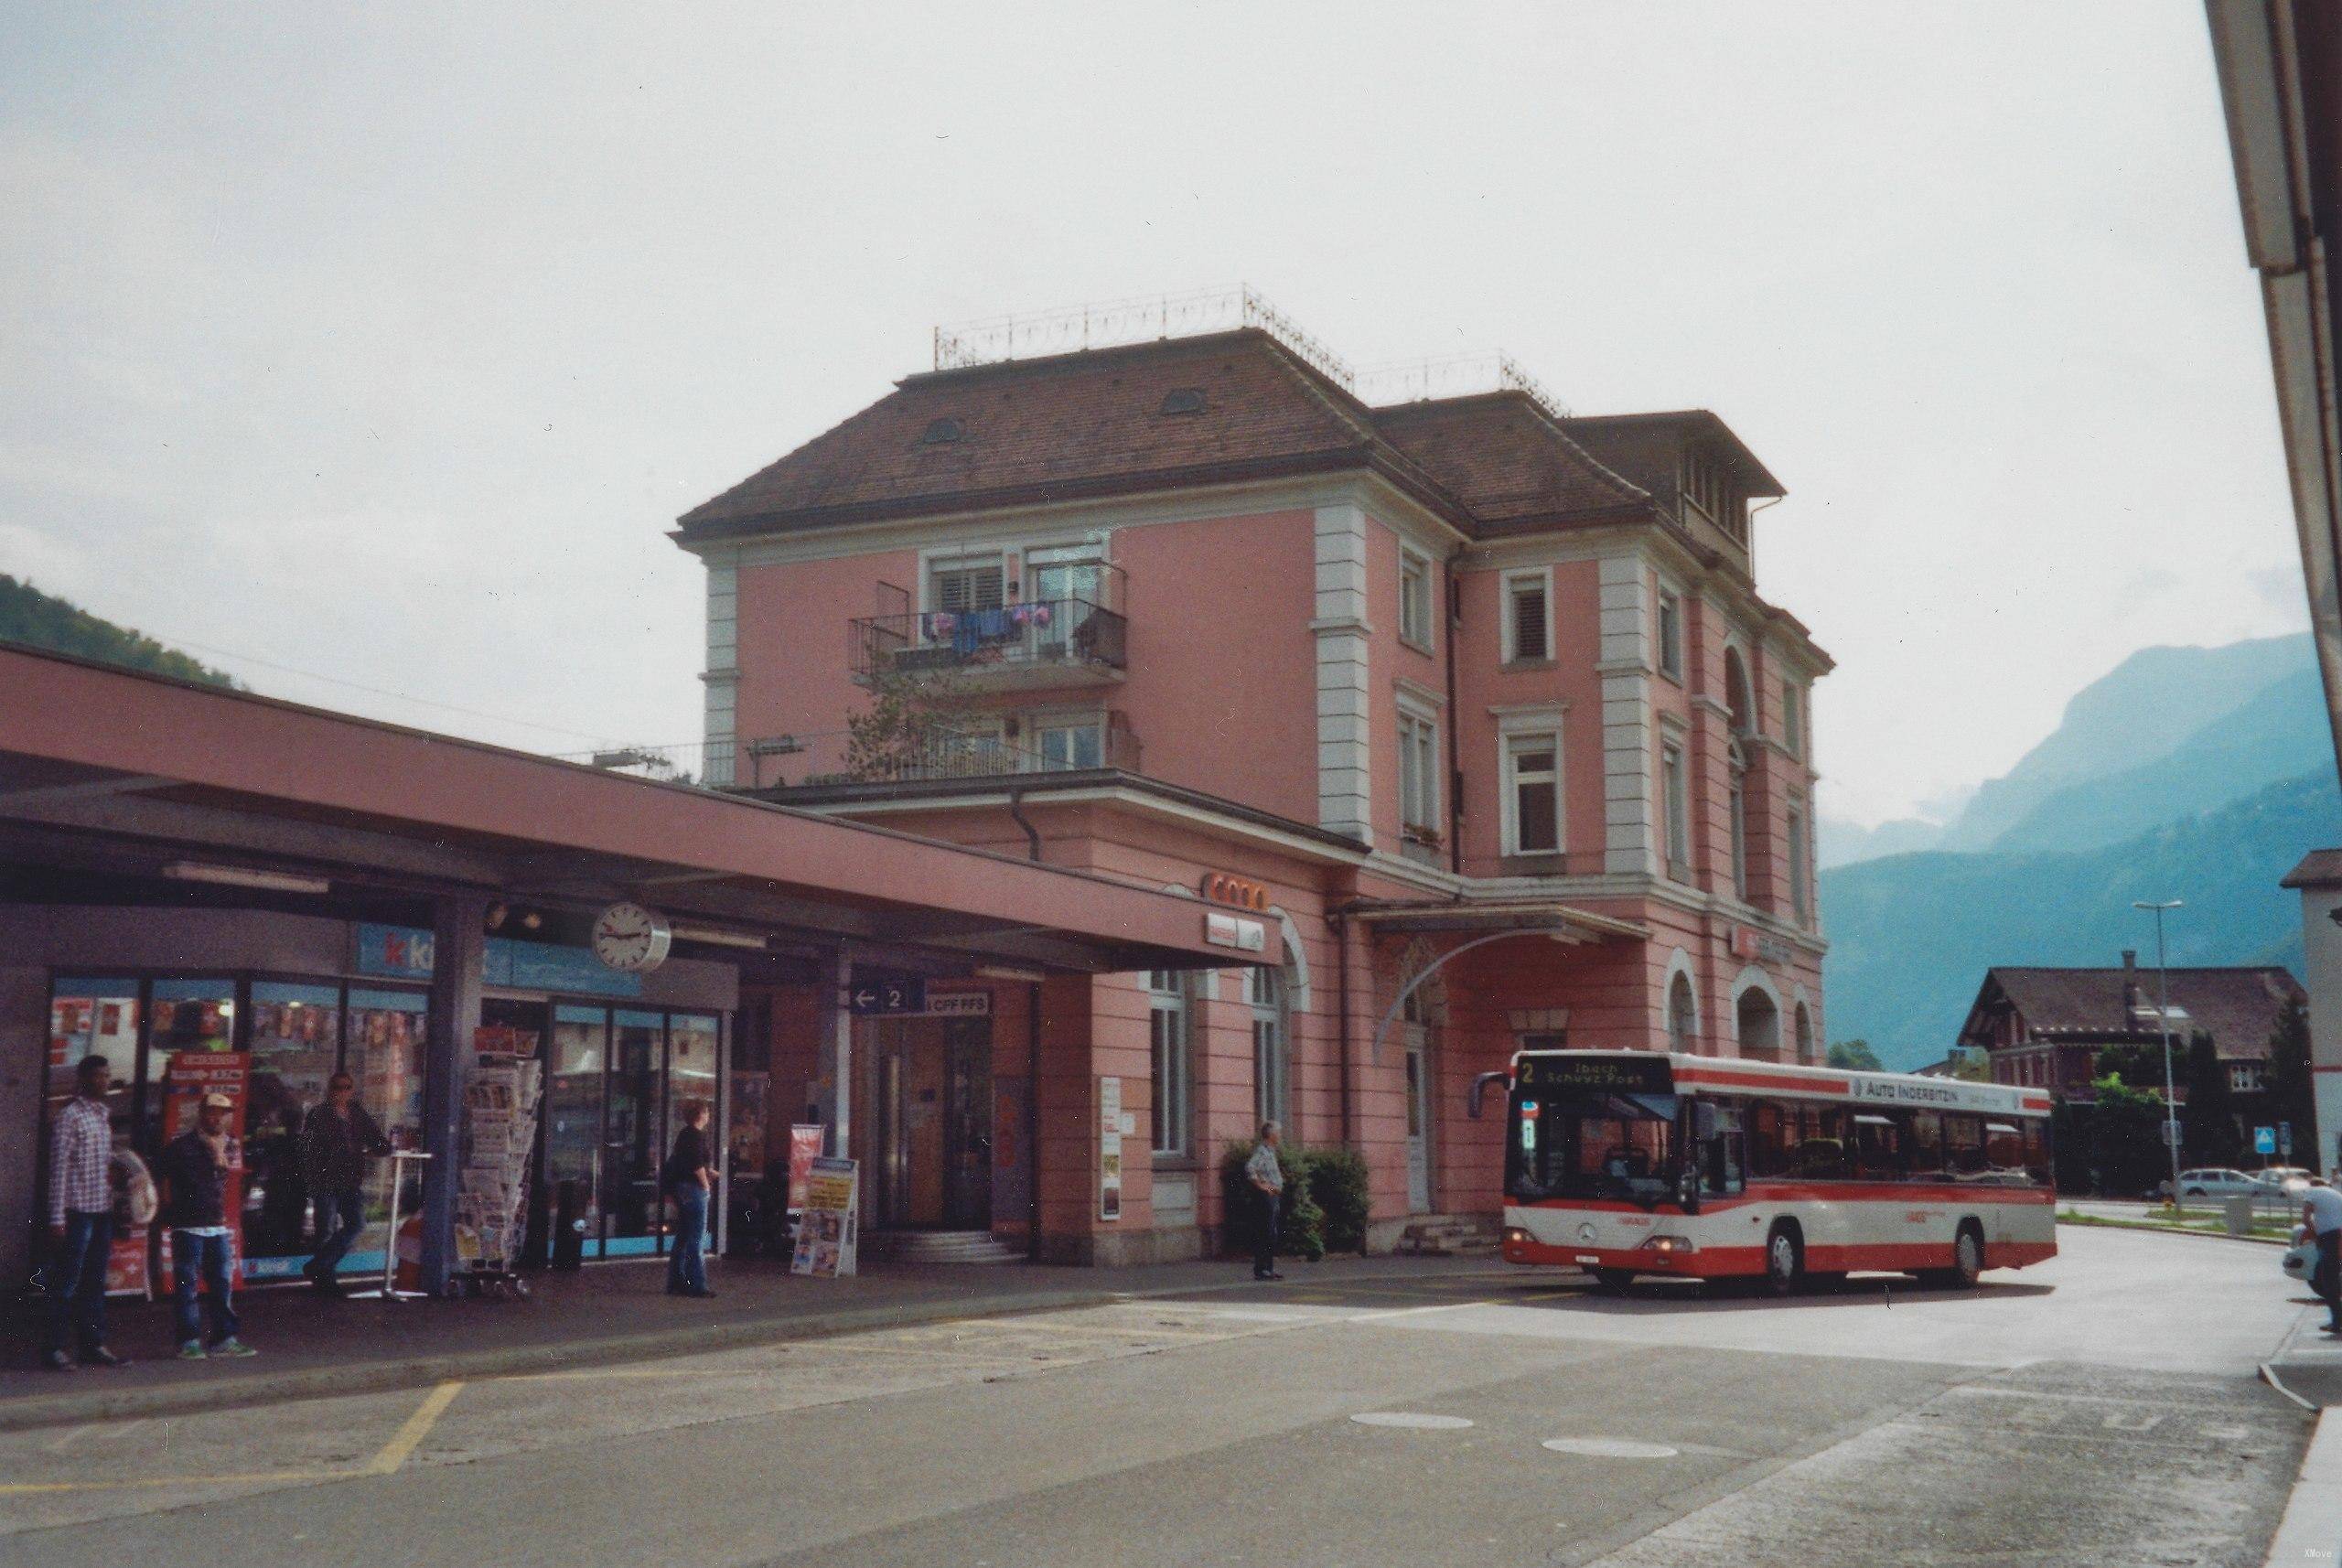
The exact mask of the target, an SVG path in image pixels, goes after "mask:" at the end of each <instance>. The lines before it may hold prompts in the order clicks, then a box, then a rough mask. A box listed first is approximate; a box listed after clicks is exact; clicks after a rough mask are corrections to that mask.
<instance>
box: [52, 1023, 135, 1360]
mask: <svg viewBox="0 0 2342 1568" xmlns="http://www.w3.org/2000/svg"><path fill="white" fill-rule="evenodd" d="M73 1087H74V1089H75V1090H76V1091H77V1092H76V1093H75V1095H74V1097H73V1099H71V1100H70V1101H67V1102H66V1105H65V1109H63V1110H62V1111H59V1112H58V1113H57V1126H56V1129H55V1131H54V1132H53V1133H51V1135H50V1141H49V1151H48V1223H49V1230H50V1233H51V1235H52V1236H53V1237H54V1238H55V1239H56V1240H57V1242H58V1247H57V1251H56V1253H55V1255H54V1263H53V1269H52V1273H51V1274H50V1278H49V1294H48V1300H49V1309H48V1358H47V1359H48V1365H49V1366H50V1367H52V1368H54V1369H56V1370H58V1371H60V1372H70V1371H71V1370H72V1369H73V1365H74V1363H73V1358H72V1357H71V1356H70V1355H69V1354H68V1353H67V1348H68V1346H69V1345H72V1344H75V1343H77V1342H78V1344H79V1347H80V1348H81V1365H82V1366H85V1367H119V1366H121V1365H122V1364H123V1359H122V1358H121V1357H119V1356H117V1355H115V1354H114V1353H113V1351H111V1350H109V1349H107V1348H106V1256H107V1254H108V1253H109V1252H111V1251H113V1183H112V1182H111V1181H110V1180H109V1179H108V1166H109V1165H111V1164H112V1162H113V1123H112V1122H110V1121H109V1119H108V1118H107V1115H106V1090H108V1089H109V1088H111V1087H113V1069H112V1068H111V1067H110V1066H109V1065H108V1063H107V1061H106V1058H103V1057H83V1058H81V1064H80V1065H79V1066H78V1067H76V1068H75V1069H74V1070H73Z"/></svg>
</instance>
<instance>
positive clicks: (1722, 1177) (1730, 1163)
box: [1700, 1105, 1747, 1197]
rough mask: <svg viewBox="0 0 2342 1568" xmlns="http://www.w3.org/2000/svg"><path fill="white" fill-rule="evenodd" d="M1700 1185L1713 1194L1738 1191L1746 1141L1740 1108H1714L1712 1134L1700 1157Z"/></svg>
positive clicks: (1745, 1155) (1744, 1163) (1728, 1106)
mask: <svg viewBox="0 0 2342 1568" xmlns="http://www.w3.org/2000/svg"><path fill="white" fill-rule="evenodd" d="M1700 1166H1701V1176H1702V1181H1701V1185H1702V1187H1704V1188H1705V1189H1706V1191H1707V1193H1708V1195H1709V1196H1710V1197H1720V1196H1723V1195H1724V1194H1727V1193H1735V1192H1738V1191H1739V1190H1740V1189H1741V1187H1742V1186H1743V1185H1744V1183H1743V1177H1744V1176H1745V1175H1746V1169H1747V1150H1746V1142H1745V1140H1744V1137H1743V1134H1742V1133H1741V1116H1740V1107H1739V1106H1737V1105H1718V1106H1717V1107H1716V1132H1715V1136H1714V1137H1713V1138H1710V1139H1709V1140H1708V1144H1707V1147H1706V1148H1705V1149H1704V1150H1703V1151H1702V1153H1701V1156H1700Z"/></svg>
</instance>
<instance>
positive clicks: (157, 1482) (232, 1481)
mask: <svg viewBox="0 0 2342 1568" xmlns="http://www.w3.org/2000/svg"><path fill="white" fill-rule="evenodd" d="M353 1473H356V1474H362V1473H363V1472H351V1471H347V1470H342V1471H334V1470H263V1471H259V1472H257V1473H255V1474H253V1475H249V1476H142V1477H133V1478H131V1479H129V1480H116V1481H12V1482H9V1483H8V1484H6V1485H5V1486H0V1497H18V1496H22V1495H23V1494H25V1493H27V1492H107V1491H116V1490H119V1489H122V1488H124V1487H240V1486H250V1485H253V1484H255V1483H258V1482H263V1481H331V1480H339V1479H342V1478H344V1477H348V1476H349V1475H351V1474H353Z"/></svg>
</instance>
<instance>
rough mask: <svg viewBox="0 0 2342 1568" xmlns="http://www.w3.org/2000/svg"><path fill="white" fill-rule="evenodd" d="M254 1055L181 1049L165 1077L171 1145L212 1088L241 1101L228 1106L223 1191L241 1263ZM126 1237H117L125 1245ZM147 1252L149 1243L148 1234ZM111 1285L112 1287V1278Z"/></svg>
mask: <svg viewBox="0 0 2342 1568" xmlns="http://www.w3.org/2000/svg"><path fill="white" fill-rule="evenodd" d="M207 1094H224V1095H226V1096H227V1097H228V1098H229V1099H230V1100H231V1101H234V1102H235V1108H234V1109H233V1110H231V1111H230V1112H228V1179H227V1182H226V1184H225V1188H224V1190H223V1192H222V1194H221V1196H222V1197H223V1199H224V1200H225V1206H226V1208H227V1215H228V1236H229V1241H228V1246H229V1253H230V1256H231V1258H233V1259H234V1260H236V1262H238V1263H239V1264H241V1263H242V1260H243V1256H244V1112H245V1109H246V1107H247V1106H248V1105H249V1103H250V1102H251V1098H252V1056H251V1054H250V1053H249V1052H245V1051H180V1052H178V1053H177V1055H175V1056H173V1057H172V1058H171V1065H170V1068H169V1069H168V1070H167V1072H166V1073H165V1075H164V1078H163V1143H164V1145H165V1146H166V1147H168V1146H169V1144H171V1142H172V1141H173V1140H174V1139H176V1138H177V1137H178V1136H179V1134H180V1133H186V1132H189V1131H191V1130H192V1129H193V1128H194V1127H195V1124H196V1121H197V1118H198V1115H199V1112H201V1111H202V1109H203V1097H204V1096H205V1095H207ZM121 1245H122V1243H121V1242H120V1241H116V1242H115V1246H116V1247H117V1248H119V1247H120V1246H121ZM139 1251H140V1253H141V1255H142V1256H143V1255H144V1253H145V1240H144V1239H143V1238H142V1239H141V1240H140V1242H139ZM170 1276H171V1234H170V1232H169V1230H165V1231H164V1232H163V1244H162V1263H161V1278H162V1280H163V1281H164V1283H168V1282H169V1280H170ZM108 1288H109V1289H111V1288H112V1285H111V1282H109V1285H108Z"/></svg>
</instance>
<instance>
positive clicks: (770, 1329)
mask: <svg viewBox="0 0 2342 1568" xmlns="http://www.w3.org/2000/svg"><path fill="white" fill-rule="evenodd" d="M1476 1273H1477V1271H1466V1270H1460V1269H1459V1270H1452V1271H1442V1272H1440V1273H1438V1274H1437V1275H1436V1276H1435V1277H1438V1278H1442V1279H1468V1278H1472V1277H1475V1275H1476ZM1511 1273H1514V1271H1512V1270H1509V1269H1508V1270H1506V1271H1505V1272H1504V1273H1503V1274H1498V1273H1495V1272H1494V1271H1489V1277H1494V1278H1502V1277H1507V1276H1509V1275H1510V1274H1511ZM1423 1277H1425V1276H1424V1275H1423V1273H1419V1272H1416V1271H1412V1270H1411V1271H1407V1272H1404V1273H1374V1274H1352V1275H1347V1276H1345V1277H1344V1278H1342V1279H1341V1280H1339V1281H1332V1282H1327V1283H1339V1284H1353V1283H1355V1284H1370V1283H1379V1282H1383V1281H1390V1280H1416V1279H1422V1278H1423ZM1250 1288H1251V1287H1250V1285H1249V1283H1246V1282H1242V1281H1235V1282H1230V1283H1226V1284H1183V1285H1163V1286H1158V1287H1155V1288H1153V1289H1148V1290H1107V1289H1104V1288H1102V1287H1097V1286H1090V1287H1086V1288H1082V1289H1078V1290H1054V1291H1032V1292H1026V1293H1024V1294H1016V1295H1000V1296H993V1297H990V1298H988V1299H981V1300H978V1301H974V1302H969V1301H964V1300H962V1301H951V1300H937V1301H922V1302H907V1303H899V1304H893V1305H875V1306H864V1307H848V1308H841V1309H839V1310H837V1311H834V1312H817V1313H798V1314H792V1315H790V1316H785V1317H763V1318H757V1317H749V1318H739V1319H735V1320H733V1321H730V1322H726V1323H715V1324H703V1325H699V1326H693V1327H686V1328H665V1329H661V1330H658V1331H657V1332H655V1333H649V1334H622V1335H608V1336H604V1337H598V1338H591V1339H564V1340H561V1341H558V1342H556V1343H553V1344H537V1345H514V1346H507V1347H505V1348H501V1349H495V1350H477V1351H471V1352H460V1351H459V1352H457V1353H454V1354H451V1355H446V1356H436V1357H428V1358H423V1357H410V1358H407V1359H403V1360H395V1361H357V1362H350V1363H346V1364H341V1365H336V1366H328V1367H309V1368H304V1369H301V1370H299V1371H294V1372H279V1373H273V1374H272V1373H262V1374H260V1375H257V1376H252V1377H242V1378H237V1379H235V1380H231V1381H221V1382H188V1383H180V1384H175V1385H168V1386H165V1387H159V1388H137V1387H120V1386H117V1387H115V1388H113V1389H111V1390H107V1391H102V1392H89V1393H70V1394H28V1395H26V1396H24V1397H23V1398H20V1399H10V1400H0V1432H24V1431H29V1430H32V1429H35V1428H38V1427H45V1426H66V1425H72V1424H76V1423H82V1422H92V1421H118V1420H121V1419H123V1418H124V1417H128V1416H157V1415H190V1414H196V1413H199V1412H209V1411H219V1410H236V1409H241V1408H242V1407H245V1406H249V1405H260V1404H281V1403H289V1402H295V1401H300V1400H319V1399H338V1398H339V1397H341V1396H343V1395H345V1394H370V1393H383V1392H386V1391H392V1390H396V1389H413V1388H427V1387H429V1386H430V1385H432V1384H434V1383H439V1382H445V1381H447V1380H451V1379H459V1380H464V1381H467V1382H476V1381H484V1380H490V1379H494V1378H499V1377H509V1376H511V1375H512V1374H514V1373H520V1372H545V1371H565V1370H568V1369H572V1368H575V1367H585V1366H604V1365H608V1364H610V1363H613V1362H630V1361H655V1360H660V1359H664V1358H667V1357H670V1356H689V1355H696V1354H699V1353H701V1352H704V1351H708V1350H732V1349H738V1348H743V1347H745V1346H750V1345H774V1344H780V1343H783V1342H786V1341H789V1340H792V1339H827V1338H834V1337H838V1336H840V1335H845V1334H854V1333H860V1332H864V1331H865V1330H870V1329H879V1328H909V1327H917V1326H919V1325H922V1324H929V1323H948V1322H951V1321H952V1320H954V1319H961V1318H965V1319H971V1320H974V1319H982V1318H991V1317H1019V1316H1029V1315H1031V1314H1033V1313H1038V1312H1057V1311H1062V1310H1065V1309H1067V1308H1069V1307H1081V1306H1105V1305H1111V1304H1112V1303H1114V1302H1118V1301H1148V1300H1159V1299H1163V1298H1166V1297H1170V1296H1184V1295H1203V1294H1215V1293H1220V1292H1226V1291H1241V1290H1247V1289H1250ZM120 1375H121V1374H116V1373H112V1372H86V1373H76V1374H75V1376H77V1377H89V1378H99V1377H105V1378H113V1377H116V1376H120Z"/></svg>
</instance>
